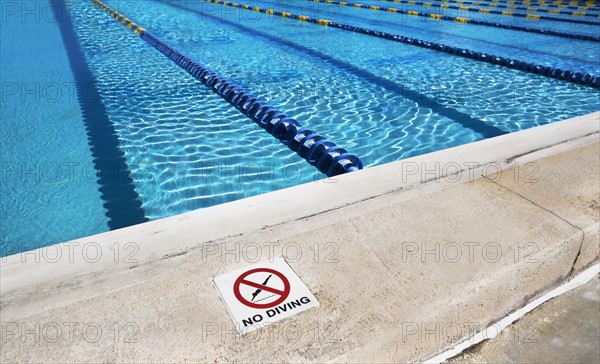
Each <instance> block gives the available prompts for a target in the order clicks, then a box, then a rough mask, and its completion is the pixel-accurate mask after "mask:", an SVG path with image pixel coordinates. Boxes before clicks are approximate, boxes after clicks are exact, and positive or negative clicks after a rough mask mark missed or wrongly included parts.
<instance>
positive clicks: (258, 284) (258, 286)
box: [240, 279, 285, 296]
mask: <svg viewBox="0 0 600 364" xmlns="http://www.w3.org/2000/svg"><path fill="white" fill-rule="evenodd" d="M240 283H242V284H247V285H249V286H252V287H254V288H259V289H262V290H263V291H267V292H271V293H276V294H278V295H280V296H283V295H284V294H285V292H284V291H282V290H279V289H277V288H273V287H269V286H263V285H262V284H260V283H256V282H252V281H249V280H247V279H242V280H241V281H240Z"/></svg>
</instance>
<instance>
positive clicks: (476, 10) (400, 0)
mask: <svg viewBox="0 0 600 364" xmlns="http://www.w3.org/2000/svg"><path fill="white" fill-rule="evenodd" d="M379 1H385V2H388V3H406V4H407V5H423V4H431V6H432V7H436V8H440V9H454V10H460V11H469V12H474V13H482V14H498V15H502V16H512V17H516V18H525V19H533V20H549V21H558V22H565V23H574V24H585V25H600V23H599V22H597V21H589V20H580V19H567V18H555V17H552V16H545V15H537V14H522V13H515V12H512V11H499V10H490V9H483V8H476V7H469V6H459V5H449V4H441V5H437V4H433V3H429V2H423V1H414V0H379ZM464 19H467V18H464Z"/></svg>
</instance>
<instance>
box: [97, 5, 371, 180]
mask: <svg viewBox="0 0 600 364" xmlns="http://www.w3.org/2000/svg"><path fill="white" fill-rule="evenodd" d="M92 1H93V2H94V3H95V4H96V5H97V6H98V7H99V8H101V9H102V10H104V11H105V12H107V13H108V14H110V15H111V16H112V17H113V18H114V19H115V20H116V21H118V22H120V23H121V24H123V25H124V26H126V27H127V28H128V29H130V30H131V31H133V32H134V33H135V34H136V35H137V36H139V37H140V38H142V39H143V40H144V41H146V42H147V43H148V44H150V45H151V46H152V47H154V48H156V49H157V50H158V51H159V52H161V53H162V54H164V55H165V56H167V57H168V58H169V59H171V60H172V61H173V62H175V63H176V64H177V65H179V66H180V67H181V68H183V69H184V70H186V71H187V72H188V73H189V74H190V75H192V76H193V77H194V78H196V79H197V80H199V81H200V82H202V83H203V84H204V85H206V86H208V87H210V88H211V89H212V90H213V91H214V92H215V93H216V94H218V95H219V96H221V98H223V99H224V100H226V101H227V102H228V103H229V104H231V105H233V106H234V107H235V108H236V109H238V110H239V111H240V112H241V113H242V114H244V115H245V116H247V117H249V118H250V119H251V120H252V121H254V122H255V123H257V124H258V125H259V126H260V127H262V128H263V129H265V130H266V131H267V132H269V133H270V134H271V135H273V136H274V137H275V138H277V139H278V140H280V141H281V142H282V143H283V144H285V145H287V146H288V148H290V149H291V150H293V151H294V152H296V153H298V155H300V156H301V157H302V158H304V159H306V160H307V161H308V162H309V163H310V164H311V165H313V166H315V167H317V169H318V170H319V171H320V172H322V173H324V174H326V175H327V176H329V177H332V176H336V175H339V174H343V173H347V172H354V171H358V170H360V169H362V168H363V164H362V162H361V161H360V159H359V158H358V157H357V156H355V155H354V154H351V153H349V152H348V151H347V150H345V149H344V148H341V147H339V146H337V145H336V144H335V143H333V142H331V141H329V140H326V139H325V138H324V137H323V136H321V135H319V134H318V133H316V132H315V131H313V130H311V129H309V128H305V127H302V126H301V125H300V123H298V121H296V120H294V119H292V118H290V117H288V116H287V115H285V114H284V113H282V112H280V111H279V110H277V109H275V108H272V107H270V106H269V105H267V104H266V103H265V102H263V101H261V100H259V99H258V98H256V97H254V96H252V95H250V94H249V93H247V92H246V91H244V90H243V89H241V88H240V87H239V86H237V85H236V84H234V83H233V82H230V81H228V80H226V79H224V78H223V77H221V76H219V75H218V74H217V73H215V72H213V71H211V70H209V69H207V68H206V67H204V66H202V65H201V64H199V63H197V62H195V61H193V60H191V59H189V58H188V57H186V56H185V55H183V54H182V53H180V52H178V51H176V50H175V49H173V48H171V47H170V46H169V45H167V44H165V43H163V42H162V41H160V40H159V39H158V38H156V37H155V36H153V35H152V34H150V33H149V32H148V31H147V30H146V29H144V28H142V27H140V26H139V25H137V24H136V23H134V22H133V21H131V20H130V19H128V18H126V17H125V16H123V15H121V14H120V13H118V12H116V11H115V10H113V9H111V8H110V7H109V6H107V5H106V4H104V3H102V2H101V1H100V0H92Z"/></svg>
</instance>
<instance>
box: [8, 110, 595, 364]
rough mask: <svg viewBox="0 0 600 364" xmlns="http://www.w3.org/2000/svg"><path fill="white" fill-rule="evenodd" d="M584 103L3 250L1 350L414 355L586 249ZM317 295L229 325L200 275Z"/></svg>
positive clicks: (589, 256)
mask: <svg viewBox="0 0 600 364" xmlns="http://www.w3.org/2000/svg"><path fill="white" fill-rule="evenodd" d="M599 129H600V113H599V112H596V113H593V114H590V115H586V116H582V117H579V118H575V119H571V120H566V121H562V122H558V123H553V124H549V125H545V126H542V127H538V128H533V129H529V130H525V131H522V132H517V133H512V134H509V135H504V136H501V137H497V138H493V139H487V140H483V141H480V142H477V143H472V144H468V145H463V146H460V147H456V148H451V149H447V150H444V151H440V152H436V153H431V154H427V155H423V156H419V157H415V158H410V159H406V160H402V161H398V162H395V163H390V164H386V165H382V166H377V167H372V168H368V169H366V170H364V171H361V172H359V173H352V174H348V175H343V176H338V177H336V178H335V179H329V180H327V181H318V182H315V183H309V184H305V185H301V186H296V187H293V188H289V189H285V190H280V191H276V192H273V193H269V194H265V195H261V196H256V197H252V198H248V199H243V200H238V201H234V202H231V203H227V204H223V205H219V206H215V207H211V208H207V209H203V210H198V211H193V212H190V213H187V214H182V215H178V216H173V217H170V218H166V219H162V220H157V221H153V222H149V223H145V224H141V225H137V226H132V227H129V228H125V229H121V230H115V231H111V232H107V233H103V234H99V235H95V236H91V237H88V238H82V239H79V240H77V241H76V242H70V243H64V244H61V245H58V246H55V247H48V248H42V249H39V250H37V251H33V252H27V253H22V254H19V255H13V256H9V257H7V258H3V259H2V267H1V268H0V274H1V278H0V289H1V292H2V297H1V300H0V302H1V306H0V309H1V310H0V313H1V318H0V319H1V321H2V348H1V349H0V358H1V359H2V361H3V362H14V361H34V362H80V361H82V360H85V361H94V362H100V361H102V362H121V361H136V362H141V361H144V362H147V361H163V362H164V361H168V362H183V361H188V362H189V361H191V362H207V361H211V362H212V361H215V362H249V361H250V362H259V361H268V362H282V361H283V362H298V361H302V362H324V361H336V362H365V361H369V362H406V361H411V362H415V361H423V360H425V359H428V358H430V357H433V356H435V355H437V354H439V353H440V352H443V351H445V350H447V349H448V348H450V347H452V346H453V345H455V344H456V343H458V342H460V341H463V340H465V339H468V338H469V337H470V336H471V335H473V334H474V333H475V332H476V331H478V330H483V329H485V328H486V327H489V326H490V325H493V324H494V323H495V322H496V321H498V320H499V319H501V318H503V317H505V316H506V315H507V314H509V313H510V312H513V311H515V310H516V309H518V308H520V307H523V306H524V305H525V304H527V303H528V302H530V301H532V300H533V299H534V298H536V297H539V296H541V295H543V294H544V293H545V292H547V291H549V290H551V289H552V288H554V287H556V286H558V285H560V284H561V283H563V282H565V281H567V280H569V279H570V278H571V277H573V276H574V275H576V274H578V273H579V272H582V271H583V270H584V269H585V268H586V267H589V266H590V265H592V264H593V263H594V262H596V261H597V260H598V256H599V242H600V241H599V239H600V238H599V231H600V196H599V191H600V163H599V155H600V142H599V136H600V134H599ZM281 255H283V256H285V257H286V258H287V261H288V263H289V264H290V266H291V267H292V268H293V269H294V271H295V272H296V273H297V274H298V275H299V276H300V278H301V279H302V280H303V281H304V283H305V284H306V285H307V287H308V288H309V289H310V290H311V291H312V293H313V294H314V295H315V296H316V297H317V299H318V300H319V301H320V303H321V306H320V307H318V308H314V309H311V310H309V311H306V312H304V313H302V314H300V315H297V316H294V317H292V318H289V319H286V320H284V321H282V322H280V323H279V324H277V325H275V326H272V327H269V328H265V329H262V330H259V331H256V332H253V333H251V334H248V335H245V336H241V337H240V336H239V335H238V334H237V333H236V332H235V327H234V324H233V322H232V321H231V319H230V317H229V315H228V313H227V310H226V308H225V305H224V304H223V303H222V302H221V300H220V298H219V295H218V293H217V290H216V289H215V287H214V286H213V284H212V282H211V279H212V277H214V276H216V275H219V274H222V273H226V272H229V271H232V270H235V269H239V268H244V267H246V266H248V265H250V264H252V263H254V262H257V261H265V260H269V259H270V258H274V257H278V256H281Z"/></svg>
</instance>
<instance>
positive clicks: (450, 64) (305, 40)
mask: <svg viewBox="0 0 600 364" xmlns="http://www.w3.org/2000/svg"><path fill="white" fill-rule="evenodd" d="M356 2H358V3H361V4H365V5H366V6H368V7H371V6H373V7H377V6H380V7H381V6H393V7H395V8H398V9H403V10H406V11H412V12H423V11H424V10H423V9H424V7H427V8H428V9H426V11H427V12H429V13H433V12H435V11H436V8H435V7H434V6H424V5H418V4H416V3H415V4H408V3H388V2H384V1H379V0H365V1H356ZM105 3H106V4H107V5H108V6H110V7H111V8H113V9H115V10H116V11H118V12H120V13H122V14H123V15H124V16H126V17H128V18H130V19H132V20H133V21H135V22H136V23H137V24H139V25H140V26H142V27H144V28H146V29H147V30H148V31H149V32H150V33H152V34H153V35H154V36H156V37H157V38H159V39H160V40H162V41H163V42H164V43H166V44H168V45H169V46H170V47H172V48H173V49H175V50H177V51H179V52H181V53H182V54H184V55H186V56H188V57H189V58H191V59H193V60H194V61H197V62H199V63H201V64H202V65H204V66H205V67H207V68H208V69H210V70H212V71H214V72H216V73H218V74H219V75H221V76H222V77H224V78H225V79H227V80H230V81H231V82H233V83H235V84H237V85H239V86H240V87H242V88H243V89H244V90H246V91H248V92H249V93H251V94H253V95H255V96H257V97H258V98H259V99H261V100H264V101H266V102H268V104H269V105H270V106H272V107H275V108H277V109H278V110H281V111H282V112H284V113H286V114H287V115H289V116H290V117H293V118H294V119H296V120H297V121H298V122H299V123H300V124H302V125H303V126H306V127H309V128H311V129H312V130H315V131H317V132H318V133H319V134H321V135H323V136H324V137H326V138H327V139H329V140H331V141H333V142H335V143H336V144H338V145H339V146H340V147H343V148H345V149H346V150H348V151H349V152H351V153H352V154H355V155H356V156H358V157H359V158H360V159H361V161H362V163H363V164H364V165H365V167H367V168H368V167H369V166H373V165H378V164H382V163H388V162H392V161H396V160H399V159H403V158H407V157H410V156H415V155H419V154H424V153H428V152H432V151H436V150H440V149H445V148H448V147H452V146H456V145H461V144H466V143H470V142H474V141H477V140H481V139H483V138H488V137H494V136H497V135H501V134H504V133H510V132H514V131H518V130H523V129H527V128H531V127H534V126H538V125H543V124H546V123H551V122H555V121H559V120H563V119H567V118H570V117H574V116H578V115H583V114H587V113H590V112H593V111H597V110H598V109H599V107H600V105H599V103H600V92H599V91H598V89H597V88H592V87H589V86H584V85H580V84H576V83H571V82H566V81H563V80H559V79H553V78H549V77H544V76H541V75H535V74H531V73H527V72H523V71H520V70H517V69H510V68H508V67H503V66H501V65H495V64H490V63H486V62H482V61H480V60H476V59H469V58H466V57H460V56H457V55H453V54H449V53H445V52H442V51H439V50H434V49H427V48H423V47H419V46H415V45H411V44H405V43H400V42H396V41H392V40H390V39H383V38H381V37H375V36H369V35H366V34H361V33H360V32H355V31H346V30H341V29H335V28H333V27H331V26H330V27H328V26H319V25H317V24H313V23H310V22H305V21H298V20H297V19H292V18H290V17H281V16H274V15H268V14H265V13H261V12H257V11H253V10H252V8H253V7H260V8H262V9H274V10H276V11H280V12H289V13H293V14H298V15H301V16H309V17H314V18H317V19H323V20H326V21H332V22H338V23H341V24H346V25H351V26H353V27H360V28H367V29H371V30H374V31H377V32H387V33H392V34H396V35H402V36H405V37H411V38H416V39H419V40H423V41H425V42H438V43H441V44H443V45H445V46H448V47H456V48H462V49H466V50H472V51H478V52H485V53H488V54H491V55H494V56H498V57H506V58H512V59H517V60H519V61H524V62H530V63H534V64H538V65H542V66H549V67H553V68H560V69H562V70H569V71H572V72H573V73H576V72H580V73H582V74H585V73H590V74H592V75H600V61H599V59H600V43H599V42H594V41H588V40H578V39H573V38H565V37H560V36H550V35H544V34H538V33H531V32H526V31H517V30H510V29H503V28H498V27H494V26H482V25H474V24H470V23H468V22H467V23H463V22H456V21H445V20H439V19H435V18H431V17H419V16H411V15H406V14H399V13H392V12H388V11H378V10H370V9H365V8H357V7H354V6H352V7H349V6H340V5H336V4H326V3H315V2H312V1H294V2H286V1H269V2H266V1H258V0H246V1H242V2H240V4H247V5H250V7H251V8H250V9H242V8H240V7H231V6H229V5H230V4H228V5H224V4H223V3H219V4H215V3H210V2H207V1H174V0H173V1H171V0H148V1H116V0H115V1H108V0H107V1H105ZM431 3H432V4H433V3H435V4H438V5H441V4H444V2H439V1H438V2H436V1H431ZM50 4H52V5H53V7H52V9H51V10H52V12H51V14H54V16H55V17H56V18H58V19H59V21H50V20H48V21H47V22H41V24H40V22H35V21H31V22H30V23H27V22H25V23H24V22H23V21H22V17H20V18H19V17H16V16H15V17H14V18H13V17H10V16H7V17H5V18H6V19H3V22H2V27H3V29H2V30H3V31H2V48H3V49H2V51H3V54H12V55H14V56H13V57H10V58H9V57H2V66H3V67H2V76H3V80H8V81H9V83H8V84H9V85H10V87H12V88H8V86H7V87H5V86H3V97H2V120H3V124H4V125H3V128H2V133H1V134H2V146H1V148H2V191H3V193H2V221H3V222H2V225H1V227H0V229H1V236H2V238H1V241H2V255H7V254H13V253H16V252H18V251H23V250H29V249H33V248H36V247H40V246H46V245H49V244H53V243H56V242H61V241H67V240H70V239H74V238H77V237H80V236H86V235H90V234H94V233H99V232H102V231H107V230H109V229H112V228H118V227H122V226H127V225H130V224H135V223H139V222H142V221H145V220H148V219H149V220H153V219H158V218H162V217H166V216H171V215H174V214H178V213H183V212H186V211H191V210H194V209H198V208H204V207H208V206H213V205H216V204H220V203H224V202H227V201H232V200H236V199H240V198H244V197H249V196H253V195H257V194H261V193H265V192H269V191H273V190H277V189H281V188H285V187H289V186H293V185H297V184H300V183H306V182H312V181H315V183H324V182H323V181H321V179H322V178H324V177H325V175H324V174H322V173H320V172H319V171H318V170H317V169H316V168H315V167H313V166H311V165H310V164H309V163H307V162H306V161H305V160H304V159H303V158H301V157H300V156H299V155H298V154H297V153H294V152H293V151H291V150H290V149H289V148H287V147H286V146H284V145H282V144H281V143H280V142H279V141H278V140H277V139H275V138H273V136H271V135H270V134H269V133H267V132H265V130H263V129H262V128H260V127H259V126H257V125H256V123H254V122H253V121H251V120H250V119H248V118H247V117H246V116H244V115H243V114H241V113H240V112H239V111H238V110H237V109H236V108H234V107H233V106H232V105H230V104H229V103H228V102H227V101H226V100H224V99H223V98H222V97H220V96H219V95H217V94H216V93H214V92H213V91H212V90H211V89H210V88H207V87H206V86H204V85H203V84H202V83H201V82H199V81H198V80H197V79H195V78H194V77H193V76H191V75H190V74H188V73H187V72H186V71H184V70H183V69H182V68H181V67H179V66H178V65H177V64H175V63H173V62H172V61H171V60H169V59H168V58H167V57H165V56H164V55H163V54H161V53H160V52H158V51H157V50H156V49H153V48H152V47H150V46H149V45H148V44H147V43H146V42H144V41H143V40H142V39H140V37H136V36H135V35H134V34H133V33H132V32H131V30H130V29H127V28H126V27H125V26H123V25H122V24H120V23H119V22H116V21H115V20H114V19H113V18H111V17H110V16H108V15H107V14H106V13H105V12H103V11H102V10H101V9H99V8H98V7H97V6H95V5H94V4H93V2H92V1H88V0H82V1H79V0H77V1H76V0H66V1H63V0H52V2H50ZM499 4H500V3H499ZM505 5H506V6H510V5H507V4H505ZM471 6H472V5H471ZM477 7H478V8H483V7H482V6H477ZM429 8H431V9H429ZM489 8H490V9H493V8H494V7H489ZM437 10H440V11H441V10H443V11H445V13H444V14H445V15H447V16H460V17H467V18H469V19H480V20H485V21H487V22H493V23H499V24H505V25H511V24H514V25H519V26H522V27H530V28H536V29H552V30H555V31H560V32H563V33H569V34H587V35H591V36H600V25H597V24H596V23H598V24H600V19H599V18H598V17H595V18H594V17H586V18H585V21H592V22H595V23H594V24H580V23H572V22H559V21H552V20H535V19H528V18H519V17H514V16H502V15H498V16H496V15H495V14H489V13H485V12H483V13H480V12H474V11H462V10H455V9H449V8H438V9H437ZM46 11H47V10H46ZM450 11H454V13H452V14H451V13H450ZM586 11H588V10H586ZM590 11H591V10H590ZM590 11H588V12H590ZM514 12H520V11H519V10H518V9H517V10H514ZM521 12H522V13H523V14H525V13H526V12H523V11H521ZM5 14H7V12H6V9H5ZM61 14H62V15H65V14H69V16H68V17H67V16H61ZM440 14H442V12H440ZM546 15H548V16H553V17H556V18H561V19H562V18H565V19H567V18H574V19H579V18H582V17H579V16H577V17H575V16H571V15H567V14H554V13H552V14H546ZM23 27H30V28H36V29H38V30H40V32H38V33H37V34H41V35H38V36H37V37H31V42H32V43H31V44H32V47H30V48H31V49H38V50H39V52H42V53H43V54H45V55H46V57H48V58H47V59H46V62H44V64H42V65H39V62H37V63H36V62H35V61H33V60H29V59H28V57H30V55H29V54H27V53H26V52H27V50H24V49H22V47H21V46H20V44H22V43H23V42H24V41H25V40H29V38H27V37H29V36H27V34H30V33H27V32H24V33H23V35H21V37H23V39H16V40H11V39H9V38H8V36H7V35H6V34H7V33H9V32H11V31H12V34H16V33H20V32H19V30H20V29H22V28H23ZM39 28H43V29H39ZM69 34H70V35H69ZM46 48H48V49H46ZM34 65H35V67H34ZM37 67H39V68H40V69H38V68H37ZM32 69H35V72H32ZM57 79H59V80H69V79H70V81H68V82H67V84H69V82H70V85H72V90H70V91H72V94H76V95H78V98H77V97H71V98H70V99H66V98H65V97H63V98H60V99H59V100H58V101H57V102H49V101H52V100H49V98H48V97H46V98H45V99H42V100H34V101H36V102H23V97H25V101H28V99H27V98H28V97H30V96H27V95H28V94H27V90H28V89H27V88H25V91H23V90H21V85H22V84H25V85H26V86H27V87H31V85H36V84H41V85H46V86H47V85H48V84H49V83H51V82H55V81H56V80H57ZM55 83H56V82H55ZM5 84H6V82H5ZM13 86H16V87H17V91H14V87H13ZM41 87H42V89H44V86H41ZM46 88H47V87H46ZM90 90H91V91H90ZM40 93H41V91H40ZM46 93H47V91H46ZM77 99H79V102H77ZM74 105H75V106H74ZM5 120H6V121H7V122H6V123H5ZM115 161H116V162H115ZM115 181H116V182H115ZM117 182H118V183H117Z"/></svg>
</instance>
